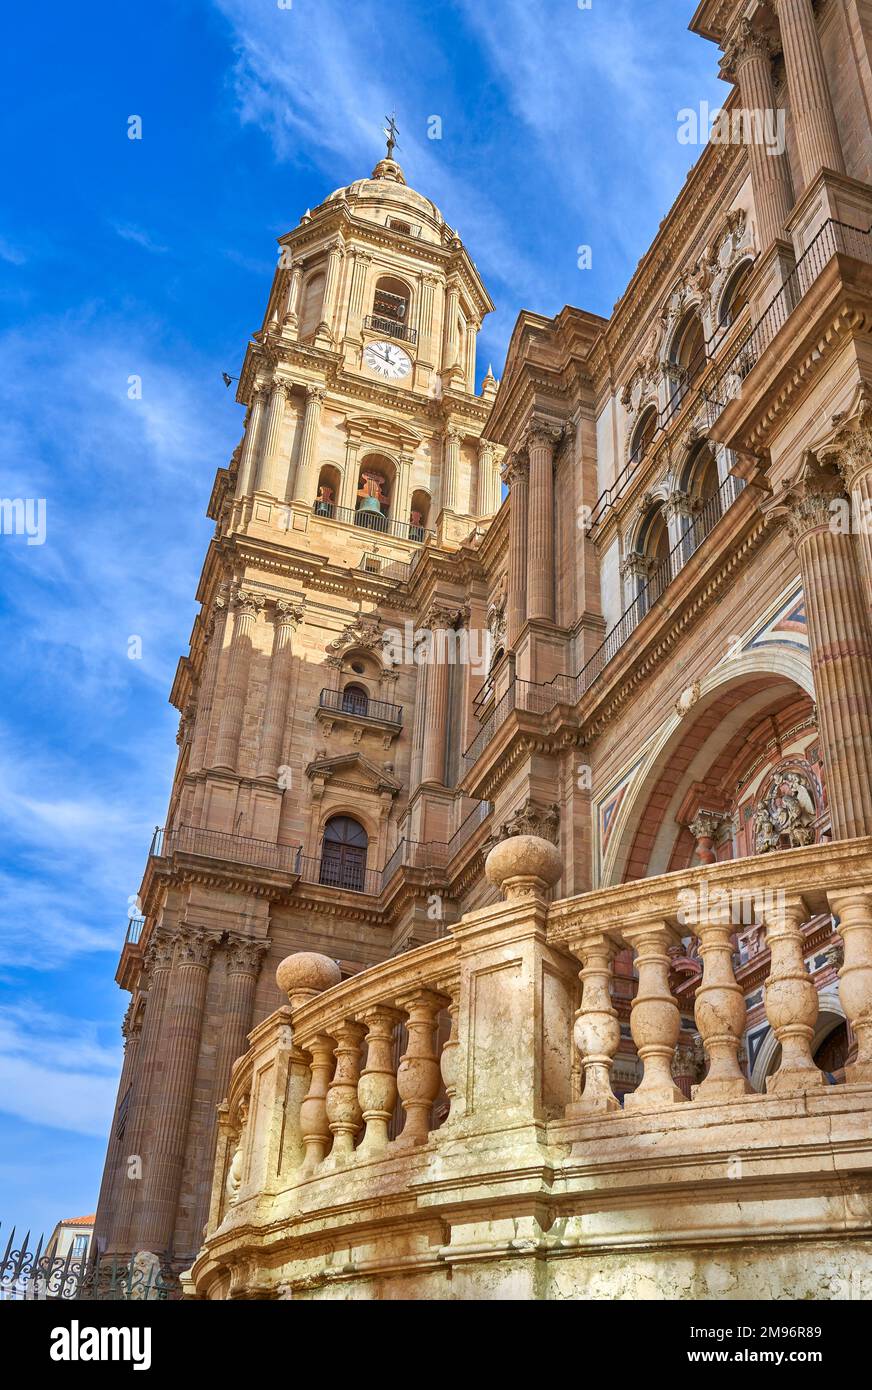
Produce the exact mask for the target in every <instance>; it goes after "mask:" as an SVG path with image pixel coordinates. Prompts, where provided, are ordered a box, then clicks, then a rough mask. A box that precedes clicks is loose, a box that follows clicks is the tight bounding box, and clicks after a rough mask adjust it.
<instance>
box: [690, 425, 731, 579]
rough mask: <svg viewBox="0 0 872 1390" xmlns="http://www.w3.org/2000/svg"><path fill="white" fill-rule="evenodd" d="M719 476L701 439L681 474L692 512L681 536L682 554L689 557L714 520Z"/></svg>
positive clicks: (702, 539)
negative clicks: (690, 501)
mask: <svg viewBox="0 0 872 1390" xmlns="http://www.w3.org/2000/svg"><path fill="white" fill-rule="evenodd" d="M720 486H721V483H720V477H719V476H718V464H717V459H716V458H715V456H714V454H713V453H712V449H711V445H710V444H709V442H708V440H706V439H701V440H700V442H699V443H698V444H697V446H696V448H695V449H694V450H693V452H692V453H691V455H690V458H689V459H688V461H687V464H686V465H685V468H684V473H683V475H682V484H681V490H682V492H686V493H687V495H688V496H689V497H690V498H691V499H692V505H693V516H692V518H691V517H688V518H687V519H686V524H685V527H684V532H683V536H682V555H683V558H684V560H689V559H690V557H691V555H692V554H693V552H694V551H695V550H696V548H697V546H699V545H701V544H702V542H703V541H704V540H705V538H706V536H707V535H708V533H709V531H710V530H711V529H712V527H713V526H714V524H715V522H716V521H717V520H718V518H719V516H720V512H721V507H720V503H719V502H717V501H715V499H716V498H717V497H718V496H719V494H720Z"/></svg>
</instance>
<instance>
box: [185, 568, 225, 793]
mask: <svg viewBox="0 0 872 1390" xmlns="http://www.w3.org/2000/svg"><path fill="white" fill-rule="evenodd" d="M212 607H213V610H214V611H213V613H212V615H211V617H210V618H209V621H208V626H207V629H206V659H205V661H204V663H203V672H202V675H201V676H200V685H199V691H198V695H199V699H198V701H197V721H196V724H195V725H194V737H193V740H192V743H191V753H190V758H189V761H188V771H189V772H199V770H200V768H201V767H202V766H203V764H204V762H205V761H206V742H207V740H208V737H209V722H210V719H211V716H212V706H213V703H214V700H215V682H216V681H217V679H218V663H219V661H220V660H221V651H222V649H223V646H224V629H225V627H226V625H227V600H226V598H225V597H224V595H223V594H218V595H217V596H216V598H215V599H214V600H213V603H212Z"/></svg>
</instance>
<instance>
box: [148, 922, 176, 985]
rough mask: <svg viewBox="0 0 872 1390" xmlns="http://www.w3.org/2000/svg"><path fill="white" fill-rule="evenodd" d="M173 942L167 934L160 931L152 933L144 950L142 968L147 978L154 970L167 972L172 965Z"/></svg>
mask: <svg viewBox="0 0 872 1390" xmlns="http://www.w3.org/2000/svg"><path fill="white" fill-rule="evenodd" d="M173 947H174V941H173V938H172V937H171V936H170V934H169V932H165V931H163V930H162V929H158V930H157V931H153V932H152V934H151V938H150V940H149V943H148V945H147V947H146V948H145V957H144V961H143V964H144V968H145V970H146V972H147V974H148V975H149V976H151V975H153V974H154V972H155V970H169V968H170V966H171V965H172V963H173Z"/></svg>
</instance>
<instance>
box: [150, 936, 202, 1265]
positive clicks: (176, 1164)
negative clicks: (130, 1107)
mask: <svg viewBox="0 0 872 1390" xmlns="http://www.w3.org/2000/svg"><path fill="white" fill-rule="evenodd" d="M216 941H217V938H215V937H213V936H210V935H209V934H208V933H207V932H204V931H197V930H189V929H186V930H183V931H181V932H180V933H179V935H178V937H177V939H176V951H175V957H174V960H173V967H172V971H171V975H170V981H169V987H168V992H167V1000H166V1006H165V1010H164V1014H165V1017H164V1021H163V1025H162V1027H161V1044H162V1045H161V1051H160V1060H161V1064H162V1065H161V1072H160V1091H159V1094H158V1101H157V1106H156V1109H155V1115H154V1128H153V1133H152V1134H151V1136H150V1142H149V1144H148V1147H147V1150H146V1154H145V1161H144V1176H143V1182H142V1191H141V1194H140V1201H139V1203H138V1209H137V1221H136V1225H137V1237H138V1247H139V1248H140V1249H144V1250H152V1251H154V1252H155V1253H156V1254H163V1253H169V1252H170V1251H171V1247H172V1240H173V1231H174V1228H175V1222H176V1209H177V1207H178V1200H179V1189H180V1186H181V1181H182V1170H183V1167H184V1161H185V1147H186V1141H187V1134H188V1122H189V1118H190V1111H191V1097H192V1094H193V1089H194V1079H195V1077H196V1073H197V1061H198V1058H199V1055H200V1035H201V1032H202V1027H203V1008H204V1004H205V1000H206V983H207V980H208V977H209V965H210V962H211V959H212V952H213V950H214V948H215V945H216Z"/></svg>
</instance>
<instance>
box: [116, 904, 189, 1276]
mask: <svg viewBox="0 0 872 1390" xmlns="http://www.w3.org/2000/svg"><path fill="white" fill-rule="evenodd" d="M172 963H173V942H172V939H171V938H170V937H169V936H167V935H166V933H164V932H163V931H161V930H160V929H156V930H155V931H153V932H152V934H151V938H150V940H149V943H148V946H147V947H146V951H145V960H144V962H143V971H142V974H141V975H140V980H139V988H140V989H141V990H142V989H147V991H148V993H147V995H146V1000H145V1012H144V1016H143V1023H142V1034H141V1036H140V1040H139V1046H138V1048H137V1051H136V1067H135V1070H134V1071H133V1074H132V1077H131V1082H132V1086H133V1089H132V1091H131V1093H130V1103H129V1106H128V1113H127V1125H126V1128H125V1132H124V1140H123V1146H122V1150H121V1153H120V1155H119V1168H120V1170H121V1171H120V1172H119V1184H120V1185H119V1189H118V1190H119V1193H120V1195H119V1197H118V1199H117V1208H116V1212H115V1219H114V1221H112V1222H111V1223H110V1224H109V1230H108V1242H109V1245H108V1248H109V1250H110V1251H112V1252H120V1253H125V1254H126V1253H129V1252H130V1251H131V1250H133V1249H139V1248H141V1246H140V1245H138V1244H137V1242H136V1232H135V1230H134V1226H133V1213H134V1208H135V1204H136V1198H137V1194H138V1192H139V1189H140V1187H141V1185H142V1177H143V1174H142V1171H141V1164H142V1151H143V1146H144V1143H145V1136H146V1128H147V1119H148V1110H149V1100H150V1088H151V1087H152V1086H153V1085H154V1077H155V1062H156V1060H157V1052H158V1048H159V1046H160V1041H161V1036H162V1031H163V1016H164V1008H165V1004H166V996H167V986H168V983H169V977H170V967H171V966H172Z"/></svg>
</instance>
